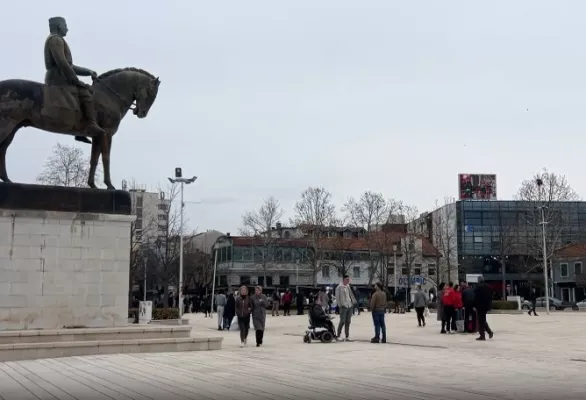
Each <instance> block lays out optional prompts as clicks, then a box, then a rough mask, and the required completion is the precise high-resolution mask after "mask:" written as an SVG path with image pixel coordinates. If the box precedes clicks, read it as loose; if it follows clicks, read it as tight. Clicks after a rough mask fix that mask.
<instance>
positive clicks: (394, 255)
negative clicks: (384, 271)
mask: <svg viewBox="0 0 586 400" xmlns="http://www.w3.org/2000/svg"><path fill="white" fill-rule="evenodd" d="M393 263H394V264H395V268H394V270H393V272H394V275H395V276H394V280H395V293H394V294H393V296H397V245H396V244H394V245H393Z"/></svg>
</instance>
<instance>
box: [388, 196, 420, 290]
mask: <svg viewBox="0 0 586 400" xmlns="http://www.w3.org/2000/svg"><path fill="white" fill-rule="evenodd" d="M397 204H398V206H397V213H398V214H399V215H401V217H402V219H403V220H404V221H405V224H406V225H407V226H410V225H412V223H413V221H415V219H417V217H418V216H419V211H418V210H417V207H415V206H411V205H407V204H405V203H402V202H397ZM400 252H401V261H402V263H403V265H402V266H401V268H402V270H401V275H407V284H406V289H405V290H406V293H405V294H406V296H407V301H409V295H410V292H411V278H412V276H413V274H414V272H415V271H414V270H415V269H416V268H419V269H420V274H421V273H422V272H423V249H422V239H421V236H420V235H417V234H416V233H414V232H407V234H406V235H405V236H404V237H403V238H402V240H401V244H400ZM397 267H398V266H395V268H397ZM403 272H405V274H403Z"/></svg>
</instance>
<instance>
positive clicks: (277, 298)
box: [271, 289, 281, 317]
mask: <svg viewBox="0 0 586 400" xmlns="http://www.w3.org/2000/svg"><path fill="white" fill-rule="evenodd" d="M280 305H281V294H280V293H279V289H275V291H274V292H273V309H272V314H271V315H272V316H273V317H274V316H275V314H276V315H277V317H278V316H279V306H280Z"/></svg>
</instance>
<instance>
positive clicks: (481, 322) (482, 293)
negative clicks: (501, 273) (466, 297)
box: [474, 276, 494, 340]
mask: <svg viewBox="0 0 586 400" xmlns="http://www.w3.org/2000/svg"><path fill="white" fill-rule="evenodd" d="M474 308H476V314H477V315H478V333H479V335H480V336H479V337H478V338H477V339H476V340H486V336H485V332H487V333H488V337H489V339H492V337H493V336H494V332H493V331H492V330H491V329H490V326H488V322H487V321H486V314H488V312H489V311H490V309H491V308H492V290H491V289H490V287H488V285H487V284H486V283H485V282H484V278H483V277H482V276H480V277H478V285H476V287H475V288H474Z"/></svg>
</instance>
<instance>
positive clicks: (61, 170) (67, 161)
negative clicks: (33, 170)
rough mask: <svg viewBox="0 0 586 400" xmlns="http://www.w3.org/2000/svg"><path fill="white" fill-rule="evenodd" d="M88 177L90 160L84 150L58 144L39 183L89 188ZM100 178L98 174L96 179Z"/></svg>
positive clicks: (38, 179) (41, 174)
mask: <svg viewBox="0 0 586 400" xmlns="http://www.w3.org/2000/svg"><path fill="white" fill-rule="evenodd" d="M88 176H89V159H88V157H86V156H85V155H84V154H83V150H82V149H80V148H79V147H75V146H63V145H61V144H59V143H57V144H56V145H55V147H53V152H52V154H51V156H50V157H49V158H48V159H47V161H46V162H45V165H44V166H43V171H42V172H41V173H40V174H39V175H38V176H37V182H39V183H41V184H43V185H52V186H67V187H87V181H88ZM99 176H100V175H99V173H98V172H96V179H97V178H99Z"/></svg>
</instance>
